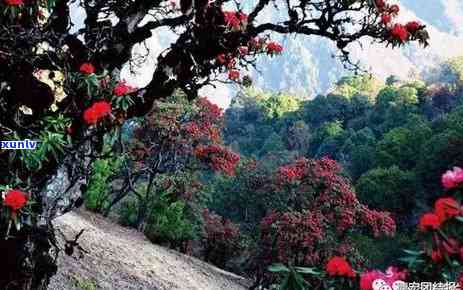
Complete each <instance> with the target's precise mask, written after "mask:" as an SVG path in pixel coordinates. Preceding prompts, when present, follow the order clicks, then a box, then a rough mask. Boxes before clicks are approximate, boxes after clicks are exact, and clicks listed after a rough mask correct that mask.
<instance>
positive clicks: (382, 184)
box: [356, 166, 418, 217]
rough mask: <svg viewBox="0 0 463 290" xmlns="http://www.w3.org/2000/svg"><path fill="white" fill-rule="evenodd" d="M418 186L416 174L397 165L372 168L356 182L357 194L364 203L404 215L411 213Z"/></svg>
mask: <svg viewBox="0 0 463 290" xmlns="http://www.w3.org/2000/svg"><path fill="white" fill-rule="evenodd" d="M417 188H418V186H417V181H416V176H415V174H414V173H413V172H410V171H404V170H401V169H400V168H399V167H397V166H392V167H389V168H376V169H372V170H370V171H368V172H367V173H365V174H364V175H362V176H361V177H360V178H359V180H358V181H357V184H356V189H357V196H358V197H359V199H360V200H361V201H362V202H363V203H365V204H367V205H369V206H370V207H371V208H375V209H381V210H386V211H391V212H393V213H395V214H398V215H401V216H402V217H403V216H409V215H410V214H411V212H410V209H411V208H414V206H415V196H416V190H417Z"/></svg>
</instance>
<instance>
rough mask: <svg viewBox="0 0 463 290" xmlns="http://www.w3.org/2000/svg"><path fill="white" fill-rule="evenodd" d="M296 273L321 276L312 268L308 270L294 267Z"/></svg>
mask: <svg viewBox="0 0 463 290" xmlns="http://www.w3.org/2000/svg"><path fill="white" fill-rule="evenodd" d="M294 269H295V270H296V272H298V273H301V274H308V275H321V274H322V273H321V272H318V271H316V270H315V269H314V268H308V267H294Z"/></svg>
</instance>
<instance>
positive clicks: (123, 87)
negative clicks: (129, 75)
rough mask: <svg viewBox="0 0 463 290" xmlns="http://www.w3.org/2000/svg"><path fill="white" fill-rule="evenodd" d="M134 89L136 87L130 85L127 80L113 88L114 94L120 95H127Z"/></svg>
mask: <svg viewBox="0 0 463 290" xmlns="http://www.w3.org/2000/svg"><path fill="white" fill-rule="evenodd" d="M133 91H134V88H132V87H131V86H128V85H127V84H126V83H125V82H120V83H118V84H117V85H116V86H115V87H114V89H113V93H114V95H116V96H118V97H121V96H124V95H127V94H129V93H131V92H133Z"/></svg>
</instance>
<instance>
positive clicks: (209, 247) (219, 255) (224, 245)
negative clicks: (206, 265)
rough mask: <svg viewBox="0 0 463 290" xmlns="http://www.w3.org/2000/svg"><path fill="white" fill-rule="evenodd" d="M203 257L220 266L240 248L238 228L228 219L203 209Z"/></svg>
mask: <svg viewBox="0 0 463 290" xmlns="http://www.w3.org/2000/svg"><path fill="white" fill-rule="evenodd" d="M203 220H204V234H203V242H204V244H205V249H204V252H205V259H206V261H209V262H212V263H214V264H216V265H218V266H220V267H223V266H224V265H225V263H226V261H227V260H229V259H230V258H232V257H233V256H234V255H235V254H236V252H237V251H238V250H239V248H240V236H241V233H240V230H239V228H238V226H237V225H235V224H234V223H232V222H231V221H230V220H228V219H224V218H222V217H221V216H219V215H217V214H214V213H211V212H209V210H208V209H205V210H204V211H203Z"/></svg>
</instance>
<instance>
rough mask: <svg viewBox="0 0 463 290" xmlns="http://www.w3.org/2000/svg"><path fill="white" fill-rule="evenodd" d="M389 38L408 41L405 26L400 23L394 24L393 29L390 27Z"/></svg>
mask: <svg viewBox="0 0 463 290" xmlns="http://www.w3.org/2000/svg"><path fill="white" fill-rule="evenodd" d="M391 36H392V37H393V38H395V39H398V40H400V41H402V42H405V41H406V40H407V39H408V36H409V33H408V30H407V29H406V28H405V26H403V25H402V24H400V23H396V24H395V25H394V27H392V30H391Z"/></svg>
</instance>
